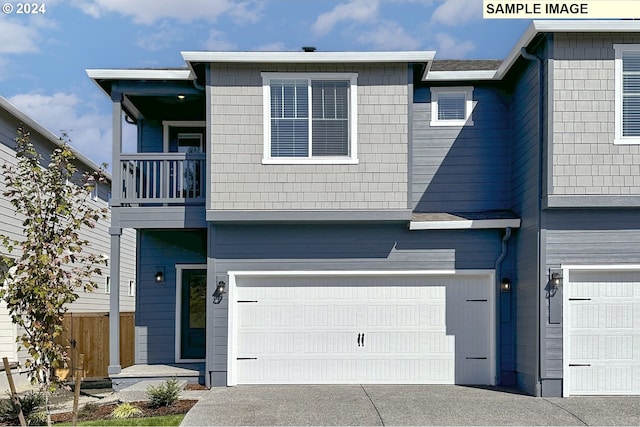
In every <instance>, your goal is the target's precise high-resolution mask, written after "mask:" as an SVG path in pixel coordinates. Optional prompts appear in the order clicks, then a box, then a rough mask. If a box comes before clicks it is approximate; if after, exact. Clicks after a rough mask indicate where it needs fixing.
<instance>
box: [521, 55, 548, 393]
mask: <svg viewBox="0 0 640 427" xmlns="http://www.w3.org/2000/svg"><path fill="white" fill-rule="evenodd" d="M520 54H521V55H522V57H523V58H524V59H527V60H529V61H536V62H537V63H538V150H539V151H538V197H537V199H538V200H537V214H536V215H537V222H538V227H537V233H538V239H537V240H538V241H537V244H538V260H537V263H536V265H537V269H536V270H537V271H536V279H537V287H538V293H537V294H538V303H537V304H536V320H537V323H538V327H537V328H536V335H537V336H536V354H537V357H538V363H537V366H536V369H537V372H536V381H537V388H536V390H535V395H536V396H541V394H542V393H541V392H542V390H541V388H542V354H540V349H541V345H540V339H541V337H542V331H541V323H542V319H541V317H540V313H542V307H541V304H542V302H541V298H540V292H539V287H540V282H541V275H540V268H541V262H542V235H541V227H542V175H543V172H544V168H543V164H544V163H543V158H542V155H543V152H542V149H543V144H544V134H543V131H544V126H543V125H544V124H543V122H542V117H543V115H544V104H543V103H542V99H543V97H544V88H543V86H542V83H543V82H542V74H543V70H542V67H543V63H542V59H540V58H539V57H537V56H536V55H532V54H530V53H529V52H527V50H526V49H525V48H524V47H523V48H521V49H520Z"/></svg>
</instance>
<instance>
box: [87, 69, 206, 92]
mask: <svg viewBox="0 0 640 427" xmlns="http://www.w3.org/2000/svg"><path fill="white" fill-rule="evenodd" d="M86 72H87V75H88V76H89V78H90V79H91V80H93V82H94V83H95V84H97V85H98V87H99V88H100V89H101V90H102V91H103V92H104V93H106V94H107V95H108V96H111V93H110V89H111V84H110V83H107V82H112V81H118V80H146V81H172V80H173V81H188V80H194V79H195V76H194V74H193V73H192V72H191V70H190V69H187V68H185V69H138V70H136V69H110V68H98V69H88V70H86Z"/></svg>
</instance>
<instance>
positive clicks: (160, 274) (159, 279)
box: [155, 266, 164, 283]
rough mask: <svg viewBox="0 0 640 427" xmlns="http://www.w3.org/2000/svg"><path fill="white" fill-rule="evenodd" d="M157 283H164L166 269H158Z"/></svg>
mask: <svg viewBox="0 0 640 427" xmlns="http://www.w3.org/2000/svg"><path fill="white" fill-rule="evenodd" d="M155 279H156V283H162V282H164V267H161V266H160V267H156V275H155Z"/></svg>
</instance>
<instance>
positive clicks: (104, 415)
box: [51, 400, 197, 423]
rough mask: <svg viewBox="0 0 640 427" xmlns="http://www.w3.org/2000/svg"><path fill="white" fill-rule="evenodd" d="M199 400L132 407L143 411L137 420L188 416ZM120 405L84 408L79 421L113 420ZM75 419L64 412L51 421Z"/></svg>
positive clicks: (59, 421)
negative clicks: (114, 411) (165, 416)
mask: <svg viewBox="0 0 640 427" xmlns="http://www.w3.org/2000/svg"><path fill="white" fill-rule="evenodd" d="M196 402H197V400H178V401H177V402H176V403H174V404H173V405H171V406H161V407H159V408H152V407H150V406H149V403H148V402H131V404H132V405H135V406H137V407H138V408H140V409H142V414H140V415H138V416H137V417H136V418H140V417H159V416H163V415H175V414H186V413H187V412H188V411H189V409H191V408H192V407H193V405H195V404H196ZM116 406H118V404H110V405H100V406H97V407H95V408H93V407H92V408H91V410H86V409H84V408H80V410H79V413H78V421H94V420H105V419H109V418H111V412H112V411H113V410H114V409H115V407H116ZM72 419H73V414H72V413H71V412H63V413H61V414H53V415H51V420H52V421H53V422H54V423H63V422H71V420H72Z"/></svg>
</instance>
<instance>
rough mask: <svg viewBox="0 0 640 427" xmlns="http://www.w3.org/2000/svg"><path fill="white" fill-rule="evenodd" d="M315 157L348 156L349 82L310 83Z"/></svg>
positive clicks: (317, 81)
mask: <svg viewBox="0 0 640 427" xmlns="http://www.w3.org/2000/svg"><path fill="white" fill-rule="evenodd" d="M311 94H312V95H311V98H312V101H311V108H312V112H313V123H312V132H313V136H312V140H313V143H312V147H313V149H312V152H313V155H314V156H348V155H349V82H347V81H340V80H336V81H334V80H314V81H312V82H311Z"/></svg>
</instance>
